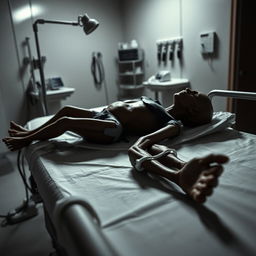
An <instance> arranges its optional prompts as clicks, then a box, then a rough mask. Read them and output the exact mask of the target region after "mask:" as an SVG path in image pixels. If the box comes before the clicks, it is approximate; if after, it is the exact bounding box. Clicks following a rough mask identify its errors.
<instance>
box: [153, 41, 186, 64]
mask: <svg viewBox="0 0 256 256" xmlns="http://www.w3.org/2000/svg"><path fill="white" fill-rule="evenodd" d="M156 45H157V59H158V64H161V62H163V63H164V64H165V65H166V63H167V61H168V60H169V61H173V60H174V57H175V55H174V53H175V46H176V51H177V58H178V59H181V58H182V45H183V38H182V37H173V38H166V39H159V40H157V41H156Z"/></svg>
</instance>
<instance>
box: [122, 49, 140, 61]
mask: <svg viewBox="0 0 256 256" xmlns="http://www.w3.org/2000/svg"><path fill="white" fill-rule="evenodd" d="M142 54H143V53H142V50H141V49H138V48H130V49H119V50H118V58H119V60H120V61H130V60H139V59H141V58H142Z"/></svg>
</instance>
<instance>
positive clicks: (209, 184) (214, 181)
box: [179, 154, 228, 203]
mask: <svg viewBox="0 0 256 256" xmlns="http://www.w3.org/2000/svg"><path fill="white" fill-rule="evenodd" d="M227 161H228V157H226V156H224V155H213V154H211V155H208V156H206V157H203V158H194V159H192V160H191V161H189V162H188V163H186V164H185V165H184V167H183V168H182V169H181V170H180V171H179V186H180V187H181V188H182V189H183V190H184V191H185V192H186V193H187V194H188V195H189V196H190V197H191V198H192V199H193V200H195V201H196V202H198V203H204V202H205V201H206V199H207V197H208V196H210V195H211V194H212V193H213V189H214V187H216V186H217V185H218V178H219V176H220V175H221V173H222V171H223V167H222V165H221V164H223V163H226V162H227Z"/></svg>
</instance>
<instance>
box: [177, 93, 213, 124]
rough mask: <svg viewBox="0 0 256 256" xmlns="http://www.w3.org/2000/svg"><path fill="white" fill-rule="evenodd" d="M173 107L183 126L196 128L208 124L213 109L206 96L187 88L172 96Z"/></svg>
mask: <svg viewBox="0 0 256 256" xmlns="http://www.w3.org/2000/svg"><path fill="white" fill-rule="evenodd" d="M174 106H175V108H176V109H178V112H179V115H180V116H179V118H180V119H181V121H182V122H183V124H184V125H188V126H196V125H202V124H205V123H209V122H210V121H211V119H212V114H213V108H212V104H211V101H210V99H209V98H208V97H207V95H205V94H203V93H200V92H197V91H192V90H190V89H189V88H187V89H185V90H183V91H180V92H178V93H175V94H174Z"/></svg>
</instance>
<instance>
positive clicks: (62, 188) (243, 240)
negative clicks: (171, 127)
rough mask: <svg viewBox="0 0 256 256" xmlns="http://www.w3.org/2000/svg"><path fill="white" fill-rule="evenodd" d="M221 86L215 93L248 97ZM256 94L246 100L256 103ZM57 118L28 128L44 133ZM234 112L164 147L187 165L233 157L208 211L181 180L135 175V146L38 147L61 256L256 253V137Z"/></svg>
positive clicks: (31, 160) (62, 142)
mask: <svg viewBox="0 0 256 256" xmlns="http://www.w3.org/2000/svg"><path fill="white" fill-rule="evenodd" d="M239 94H240V93H237V92H233V93H232V92H230V91H218V90H214V91H212V92H210V93H209V97H213V96H216V95H217V96H218V95H220V96H228V97H241V95H239ZM255 95H256V94H255V93H246V94H243V93H242V98H246V99H256V97H255ZM47 118H48V117H41V118H37V119H34V120H32V121H30V122H29V123H28V127H29V128H34V127H37V126H38V125H40V124H41V123H43V122H44V121H46V120H47ZM234 118H235V117H234V114H231V113H226V112H215V113H214V119H213V121H212V123H211V124H207V125H204V126H202V127H197V128H193V129H190V130H184V131H183V136H180V137H178V138H176V139H173V140H168V141H164V142H163V143H164V144H166V145H168V146H170V147H172V148H174V149H176V150H177V152H178V156H179V157H180V158H182V159H184V160H189V159H191V158H193V157H201V156H204V155H206V154H209V153H223V154H227V155H228V156H229V157H230V162H229V163H227V164H226V165H225V170H224V172H223V174H222V176H221V178H220V181H219V186H218V187H217V188H216V190H215V192H214V194H213V195H212V196H211V197H210V198H209V199H208V200H207V202H206V203H205V204H203V205H200V204H197V203H195V202H193V201H192V200H191V199H189V198H188V197H187V196H186V195H185V194H184V193H183V192H182V191H181V189H180V188H179V187H177V186H176V185H175V184H173V183H171V182H169V181H167V180H165V179H163V178H160V177H156V176H154V175H147V174H143V173H138V172H136V171H134V170H133V169H132V167H131V165H130V162H129V159H128V156H127V149H128V148H129V146H131V145H132V143H133V142H134V141H136V138H129V142H120V143H116V144H114V145H102V146H101V145H95V144H89V143H85V142H83V141H82V140H81V139H80V138H79V137H77V136H76V135H74V134H72V133H65V134H63V135H62V136H60V137H58V138H55V139H52V140H50V141H44V142H36V143H33V144H31V145H30V146H28V147H27V148H26V149H25V151H24V154H25V156H26V159H27V161H28V164H29V168H30V171H31V174H32V176H33V178H34V180H35V182H36V184H37V189H38V191H39V193H40V196H41V197H42V200H43V204H44V209H45V221H46V227H47V230H48V231H49V233H50V235H51V237H52V239H53V242H54V245H55V247H56V248H57V250H58V252H59V253H60V254H61V255H69V256H75V255H104V256H105V255H121V256H122V255H124V256H125V255H127V256H131V255H133V256H135V255H138V256H139V255H148V256H150V255H163V256H164V255H179V256H180V255H182V256H183V255H184V256H185V255H189V256H191V255H214V256H216V255H225V256H228V255H232V256H233V255H256V243H255V241H256V240H255V238H256V235H255V234H256V233H255V230H256V220H255V216H256V204H255V199H256V155H255V145H256V135H253V134H248V133H244V132H239V131H237V130H235V129H233V128H232V125H233V124H234V121H235V119H234Z"/></svg>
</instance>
